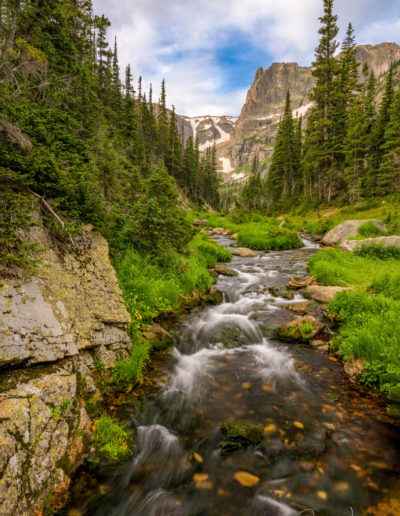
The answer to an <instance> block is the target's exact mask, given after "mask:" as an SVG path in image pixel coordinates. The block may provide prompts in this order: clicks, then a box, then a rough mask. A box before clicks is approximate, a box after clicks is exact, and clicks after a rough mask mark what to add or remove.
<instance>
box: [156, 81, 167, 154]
mask: <svg viewBox="0 0 400 516" xmlns="http://www.w3.org/2000/svg"><path fill="white" fill-rule="evenodd" d="M157 134H158V141H159V145H160V148H159V152H160V156H161V157H162V158H163V159H165V156H166V155H167V153H168V112H167V102H166V94H165V80H164V79H163V81H162V83H161V95H160V102H159V104H158V118H157Z"/></svg>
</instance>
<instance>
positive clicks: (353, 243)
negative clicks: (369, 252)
mask: <svg viewBox="0 0 400 516" xmlns="http://www.w3.org/2000/svg"><path fill="white" fill-rule="evenodd" d="M365 245H381V246H382V247H400V236H394V235H393V236H381V237H376V238H364V240H344V241H343V242H342V243H341V245H340V249H342V250H343V251H350V252H353V251H356V250H357V249H360V247H362V246H365Z"/></svg>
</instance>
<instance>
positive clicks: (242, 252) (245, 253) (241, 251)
mask: <svg viewBox="0 0 400 516" xmlns="http://www.w3.org/2000/svg"><path fill="white" fill-rule="evenodd" d="M233 254H234V255H236V256H241V257H243V258H252V257H254V256H257V253H256V252H254V251H252V250H251V249H248V248H247V247H238V248H237V249H236V251H233Z"/></svg>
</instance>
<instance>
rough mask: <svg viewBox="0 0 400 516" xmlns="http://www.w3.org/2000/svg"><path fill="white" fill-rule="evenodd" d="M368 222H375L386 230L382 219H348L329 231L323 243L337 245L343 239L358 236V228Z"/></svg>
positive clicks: (379, 227)
mask: <svg viewBox="0 0 400 516" xmlns="http://www.w3.org/2000/svg"><path fill="white" fill-rule="evenodd" d="M366 222H373V223H374V224H375V226H376V227H377V228H378V229H380V230H381V231H386V230H387V228H386V224H384V223H383V222H381V221H380V220H375V219H365V220H346V221H345V222H342V223H341V224H339V225H338V226H336V227H335V228H334V229H332V230H331V231H329V233H327V234H326V235H325V236H324V238H323V239H322V243H323V244H324V245H333V246H334V245H336V244H339V243H340V242H341V241H342V240H345V239H347V238H352V237H356V236H357V234H358V228H359V227H360V226H362V225H363V224H365V223H366Z"/></svg>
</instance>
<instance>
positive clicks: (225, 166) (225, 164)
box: [219, 158, 235, 174]
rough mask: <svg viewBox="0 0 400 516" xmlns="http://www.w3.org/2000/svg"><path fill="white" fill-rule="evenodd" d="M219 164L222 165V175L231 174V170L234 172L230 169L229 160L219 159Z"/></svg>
mask: <svg viewBox="0 0 400 516" xmlns="http://www.w3.org/2000/svg"><path fill="white" fill-rule="evenodd" d="M219 160H220V162H221V164H222V173H223V174H229V173H230V172H232V170H235V169H234V168H233V167H232V164H231V160H230V159H229V158H219Z"/></svg>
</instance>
